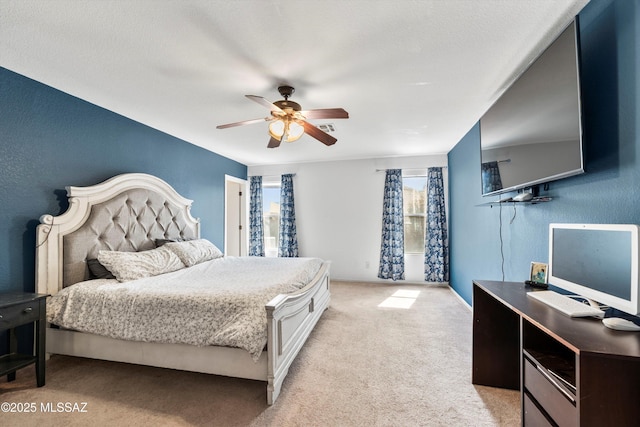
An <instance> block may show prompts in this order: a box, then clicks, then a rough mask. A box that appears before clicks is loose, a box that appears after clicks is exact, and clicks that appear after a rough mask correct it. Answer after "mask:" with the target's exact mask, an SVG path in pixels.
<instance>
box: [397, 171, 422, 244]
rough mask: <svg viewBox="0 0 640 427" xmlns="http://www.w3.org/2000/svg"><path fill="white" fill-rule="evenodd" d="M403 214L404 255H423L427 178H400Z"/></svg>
mask: <svg viewBox="0 0 640 427" xmlns="http://www.w3.org/2000/svg"><path fill="white" fill-rule="evenodd" d="M402 187H403V191H402V204H403V213H404V253H405V254H417V253H419V254H424V233H425V230H424V228H425V221H426V217H427V177H426V176H405V177H402Z"/></svg>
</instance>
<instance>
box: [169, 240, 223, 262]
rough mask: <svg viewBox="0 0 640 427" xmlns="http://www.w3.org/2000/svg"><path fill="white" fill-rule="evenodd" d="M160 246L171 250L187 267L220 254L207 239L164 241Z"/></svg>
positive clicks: (217, 256) (218, 256)
mask: <svg viewBox="0 0 640 427" xmlns="http://www.w3.org/2000/svg"><path fill="white" fill-rule="evenodd" d="M162 247H163V248H168V249H169V250H171V251H173V253H175V254H176V255H177V256H178V258H180V261H182V262H183V263H184V265H186V266H187V267H191V266H193V265H196V264H199V263H201V262H204V261H209V260H210V259H214V258H220V257H221V256H222V252H221V251H220V249H218V248H217V247H216V245H214V244H213V243H211V242H210V241H208V240H207V239H197V240H188V241H186V242H172V243H166V244H164V246H162Z"/></svg>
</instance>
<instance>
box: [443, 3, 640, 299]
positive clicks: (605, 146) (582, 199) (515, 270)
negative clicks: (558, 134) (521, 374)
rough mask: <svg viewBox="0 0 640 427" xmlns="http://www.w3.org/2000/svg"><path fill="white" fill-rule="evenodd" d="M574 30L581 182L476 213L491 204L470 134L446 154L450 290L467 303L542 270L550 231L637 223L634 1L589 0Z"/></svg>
mask: <svg viewBox="0 0 640 427" xmlns="http://www.w3.org/2000/svg"><path fill="white" fill-rule="evenodd" d="M579 23H580V41H581V46H580V54H581V64H580V65H581V89H582V104H583V105H582V107H583V133H584V143H585V147H584V148H585V169H586V173H585V174H583V175H579V176H576V177H572V178H567V179H563V180H559V181H556V182H552V183H550V188H549V191H547V192H545V193H544V194H545V195H548V196H550V197H553V198H554V200H553V201H551V202H548V203H542V204H536V205H527V206H522V205H521V206H517V207H516V208H515V209H514V208H513V207H512V206H510V205H504V206H500V207H497V206H494V207H490V206H479V205H481V204H482V203H486V202H488V201H491V200H495V199H496V197H493V198H483V197H482V196H481V195H480V131H479V126H478V125H477V124H476V125H475V126H474V127H473V128H472V129H471V130H470V131H469V132H468V133H467V135H465V136H464V138H463V139H462V140H461V141H460V142H459V143H458V144H457V145H456V146H455V147H454V148H453V150H451V151H450V152H449V155H448V158H449V179H450V182H449V184H450V185H449V191H450V222H451V225H450V228H451V236H450V246H451V282H450V283H451V286H452V287H453V289H454V290H455V291H456V292H457V293H458V294H459V295H460V296H461V297H462V298H463V299H464V300H466V301H467V302H469V303H471V302H472V301H471V291H472V280H474V279H486V280H502V279H503V278H504V280H508V281H523V280H525V279H527V278H528V275H529V268H530V263H531V261H539V262H548V227H549V223H552V222H569V223H633V224H640V159H639V157H638V153H640V111H639V106H640V87H639V81H638V73H639V72H640V50H639V46H638V41H640V0H591V2H590V3H589V4H587V6H586V7H585V8H584V9H583V10H582V11H581V12H580V14H579ZM500 230H502V233H500ZM501 241H502V244H501ZM503 257H504V266H503V263H502V259H503ZM503 271H504V273H503Z"/></svg>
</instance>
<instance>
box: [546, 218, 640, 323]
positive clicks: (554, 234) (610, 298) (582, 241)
mask: <svg viewBox="0 0 640 427" xmlns="http://www.w3.org/2000/svg"><path fill="white" fill-rule="evenodd" d="M639 229H640V227H639V226H637V225H634V224H550V225H549V275H548V281H549V283H550V284H551V285H554V286H557V287H559V288H562V289H565V290H567V291H569V292H573V293H575V294H578V295H580V296H583V297H585V298H589V299H592V300H595V301H597V302H599V303H601V304H605V305H608V306H610V307H613V308H616V309H618V310H621V311H624V312H626V313H629V314H633V315H636V314H638V313H640V301H639V300H638V283H639V278H638V230H639Z"/></svg>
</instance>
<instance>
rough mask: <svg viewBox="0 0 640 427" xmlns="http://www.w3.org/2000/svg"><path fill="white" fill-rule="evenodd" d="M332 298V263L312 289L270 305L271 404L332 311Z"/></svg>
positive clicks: (268, 317) (322, 269)
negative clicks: (309, 339) (320, 321)
mask: <svg viewBox="0 0 640 427" xmlns="http://www.w3.org/2000/svg"><path fill="white" fill-rule="evenodd" d="M330 295H331V294H330V282H329V263H328V262H325V263H324V264H323V265H322V267H321V268H320V271H319V272H318V274H317V275H316V277H315V278H314V280H313V281H312V282H311V283H310V284H309V285H307V286H306V287H304V288H303V289H301V290H300V291H299V292H297V293H294V294H287V295H278V296H277V297H276V298H274V299H273V300H271V301H270V302H269V303H268V304H267V306H266V309H267V328H268V330H267V332H268V343H267V352H268V368H267V381H268V385H267V403H268V404H270V405H271V404H273V402H274V401H275V400H276V399H277V398H278V395H279V394H280V389H281V387H282V382H283V381H284V378H285V377H286V375H287V372H288V371H289V366H291V363H292V362H293V360H294V359H295V357H296V355H297V354H298V352H299V351H300V349H301V348H302V346H303V344H304V343H305V341H306V340H307V337H308V336H309V334H310V333H311V331H312V330H313V327H314V326H315V324H316V323H317V321H318V319H319V318H320V316H321V315H322V313H323V312H324V310H325V309H326V308H327V307H329V301H330Z"/></svg>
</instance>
